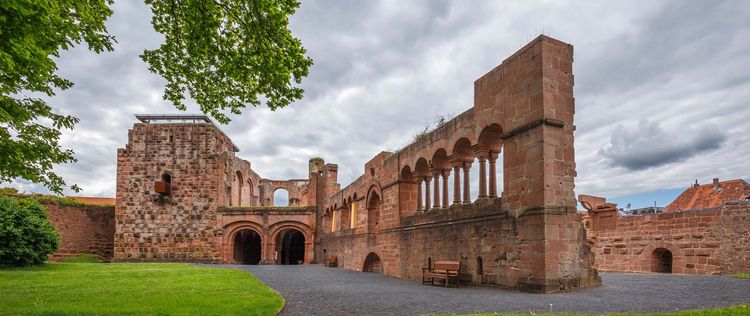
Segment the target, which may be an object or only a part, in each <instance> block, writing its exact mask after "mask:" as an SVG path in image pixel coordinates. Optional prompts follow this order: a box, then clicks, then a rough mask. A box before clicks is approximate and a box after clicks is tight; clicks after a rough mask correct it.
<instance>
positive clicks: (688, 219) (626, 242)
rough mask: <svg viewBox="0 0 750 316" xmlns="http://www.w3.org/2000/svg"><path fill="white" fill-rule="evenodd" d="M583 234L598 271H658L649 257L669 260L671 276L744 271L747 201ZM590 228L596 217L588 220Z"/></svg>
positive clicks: (749, 237)
mask: <svg viewBox="0 0 750 316" xmlns="http://www.w3.org/2000/svg"><path fill="white" fill-rule="evenodd" d="M615 222H616V224H615V225H616V226H615V227H606V228H603V229H599V230H591V231H589V232H588V233H589V235H590V236H589V239H590V240H591V241H592V242H593V244H594V247H593V249H594V252H595V256H596V257H595V258H596V259H595V267H596V268H597V269H599V270H601V271H618V272H659V271H656V268H657V261H656V258H655V254H658V253H659V252H660V251H662V250H660V249H666V250H668V251H669V252H670V253H671V255H672V260H673V261H672V273H680V274H732V273H737V272H749V271H750V202H730V203H728V204H726V205H724V206H722V207H720V208H714V209H699V210H688V211H677V212H670V213H665V214H658V215H640V216H621V217H617V218H616V221H615ZM594 225H595V226H596V217H594Z"/></svg>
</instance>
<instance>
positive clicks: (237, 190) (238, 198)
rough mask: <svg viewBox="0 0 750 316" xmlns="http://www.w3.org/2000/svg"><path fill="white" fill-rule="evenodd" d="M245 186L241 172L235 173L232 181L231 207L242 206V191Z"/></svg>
mask: <svg viewBox="0 0 750 316" xmlns="http://www.w3.org/2000/svg"><path fill="white" fill-rule="evenodd" d="M244 184H245V183H244V181H243V177H242V172H240V171H239V170H237V171H235V172H234V177H233V179H232V195H231V200H230V205H231V206H242V191H243V186H244Z"/></svg>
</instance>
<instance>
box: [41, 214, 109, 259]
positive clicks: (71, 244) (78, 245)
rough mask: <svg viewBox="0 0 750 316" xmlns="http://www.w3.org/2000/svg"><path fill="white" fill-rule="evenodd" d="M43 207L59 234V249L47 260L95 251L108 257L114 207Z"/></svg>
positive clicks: (94, 252)
mask: <svg viewBox="0 0 750 316" xmlns="http://www.w3.org/2000/svg"><path fill="white" fill-rule="evenodd" d="M44 206H45V207H46V208H47V213H48V214H49V218H50V220H51V221H52V224H54V225H55V228H56V229H57V232H58V233H60V248H59V249H58V250H57V252H55V253H54V254H53V255H52V256H51V260H53V261H59V260H62V259H65V258H69V257H74V256H77V255H81V254H96V255H98V256H99V257H101V258H102V259H104V260H110V259H112V252H113V247H114V236H115V208H114V206H94V205H87V206H61V205H58V204H45V205H44Z"/></svg>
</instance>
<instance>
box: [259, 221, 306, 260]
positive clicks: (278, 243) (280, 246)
mask: <svg viewBox="0 0 750 316" xmlns="http://www.w3.org/2000/svg"><path fill="white" fill-rule="evenodd" d="M290 230H293V231H297V232H299V233H300V234H301V237H302V238H301V240H300V239H296V240H297V241H295V240H292V241H291V242H290V244H286V245H285V244H284V242H285V240H282V239H284V238H285V236H284V234H285V232H288V231H290ZM270 231H271V233H270V234H269V235H270V237H269V239H268V240H269V243H270V244H269V246H270V247H269V258H271V259H272V260H274V261H275V262H276V263H277V264H297V261H298V260H301V261H302V263H309V262H310V260H311V259H312V255H313V254H312V250H313V249H312V244H313V234H312V229H311V228H310V226H308V225H306V224H304V223H301V222H295V221H283V222H278V223H275V224H273V225H271V227H270ZM290 238H292V239H294V238H293V236H292V237H290ZM291 244H293V245H294V246H292V247H293V248H294V249H289V248H285V247H289V246H290V245H291ZM300 248H301V249H300ZM291 252H294V253H295V254H294V255H292V254H291ZM299 253H301V255H299Z"/></svg>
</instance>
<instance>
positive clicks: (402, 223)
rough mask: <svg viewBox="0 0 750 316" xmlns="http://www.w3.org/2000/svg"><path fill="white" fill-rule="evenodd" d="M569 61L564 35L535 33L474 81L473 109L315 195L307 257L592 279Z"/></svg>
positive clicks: (521, 281) (515, 278) (393, 269)
mask: <svg viewBox="0 0 750 316" xmlns="http://www.w3.org/2000/svg"><path fill="white" fill-rule="evenodd" d="M572 61H573V48H572V46H571V45H568V44H565V43H563V42H560V41H558V40H555V39H552V38H549V37H546V36H540V37H538V38H537V39H535V40H533V41H532V42H530V43H529V44H528V45H526V46H524V47H523V48H522V49H521V50H519V51H518V52H517V53H515V54H513V55H512V56H511V57H509V58H507V59H505V60H504V61H503V62H502V64H501V65H500V66H498V67H496V68H495V69H493V70H491V71H490V72H488V73H487V74H485V75H484V76H482V77H481V78H479V79H477V80H476V81H475V82H474V91H475V94H474V106H473V108H470V109H468V110H467V111H465V112H464V113H462V114H460V115H458V116H457V117H456V118H454V119H452V120H450V121H448V122H446V123H445V124H444V125H442V126H441V127H439V128H437V129H436V130H434V131H432V132H430V133H428V134H427V135H425V136H423V137H421V138H420V139H418V140H417V141H416V142H414V143H412V144H410V145H408V146H406V147H405V148H403V149H401V150H400V151H398V152H395V153H389V152H382V153H380V154H378V155H377V156H375V157H374V158H373V159H372V160H370V161H369V162H367V163H366V164H365V168H364V174H363V175H362V176H361V177H360V178H358V179H357V180H356V181H354V183H352V184H350V185H349V186H346V187H344V188H343V189H341V190H340V191H337V192H335V193H333V194H331V195H329V197H328V199H327V200H326V201H324V202H323V204H322V205H319V207H320V208H321V209H322V214H323V216H322V221H323V225H318V227H319V230H320V229H322V232H321V233H319V234H318V235H319V238H318V245H317V247H316V254H317V255H318V257H327V256H332V255H335V256H337V257H338V258H339V260H340V262H341V265H342V266H343V267H344V268H347V269H353V270H359V271H380V272H383V273H385V274H386V275H391V276H396V277H401V278H408V279H419V278H421V271H422V270H421V269H422V268H425V267H428V266H429V265H430V263H431V262H434V261H438V260H454V261H461V262H462V264H463V267H464V272H463V274H464V275H463V278H464V279H465V280H467V281H470V282H477V283H479V282H482V283H492V284H498V285H502V286H506V287H511V288H519V289H521V290H524V291H529V292H543V293H550V292H556V291H562V290H570V289H575V288H580V287H587V286H596V285H599V284H600V282H601V281H600V279H599V277H598V275H597V272H596V270H595V269H593V267H592V264H593V255H592V253H591V249H590V246H589V245H588V244H587V242H586V240H585V233H584V230H583V226H582V224H581V222H580V220H579V218H578V216H577V214H576V200H575V195H574V191H573V190H574V177H575V176H576V171H575V155H574V150H573V131H574V126H573V116H574V112H575V109H574V108H575V105H574V99H573V73H572ZM503 150H504V159H503V160H502V161H500V162H498V161H497V160H498V158H499V156H500V153H501V152H502V151H503ZM497 164H501V165H502V171H503V180H504V181H503V186H502V188H503V189H502V192H499V190H498V183H497V182H498V181H497V179H496V176H495V175H496V170H497V169H496V168H497ZM472 167H474V168H478V169H479V178H478V179H473V181H477V182H478V185H477V186H476V187H478V195H479V198H478V199H477V200H475V201H472V200H471V199H470V197H471V192H470V190H471V187H472V179H471V178H470V169H471V168H472ZM322 176H323V177H327V172H325V171H324V172H323V173H322ZM448 183H453V190H452V191H453V192H449V191H448ZM336 186H337V184H336Z"/></svg>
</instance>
